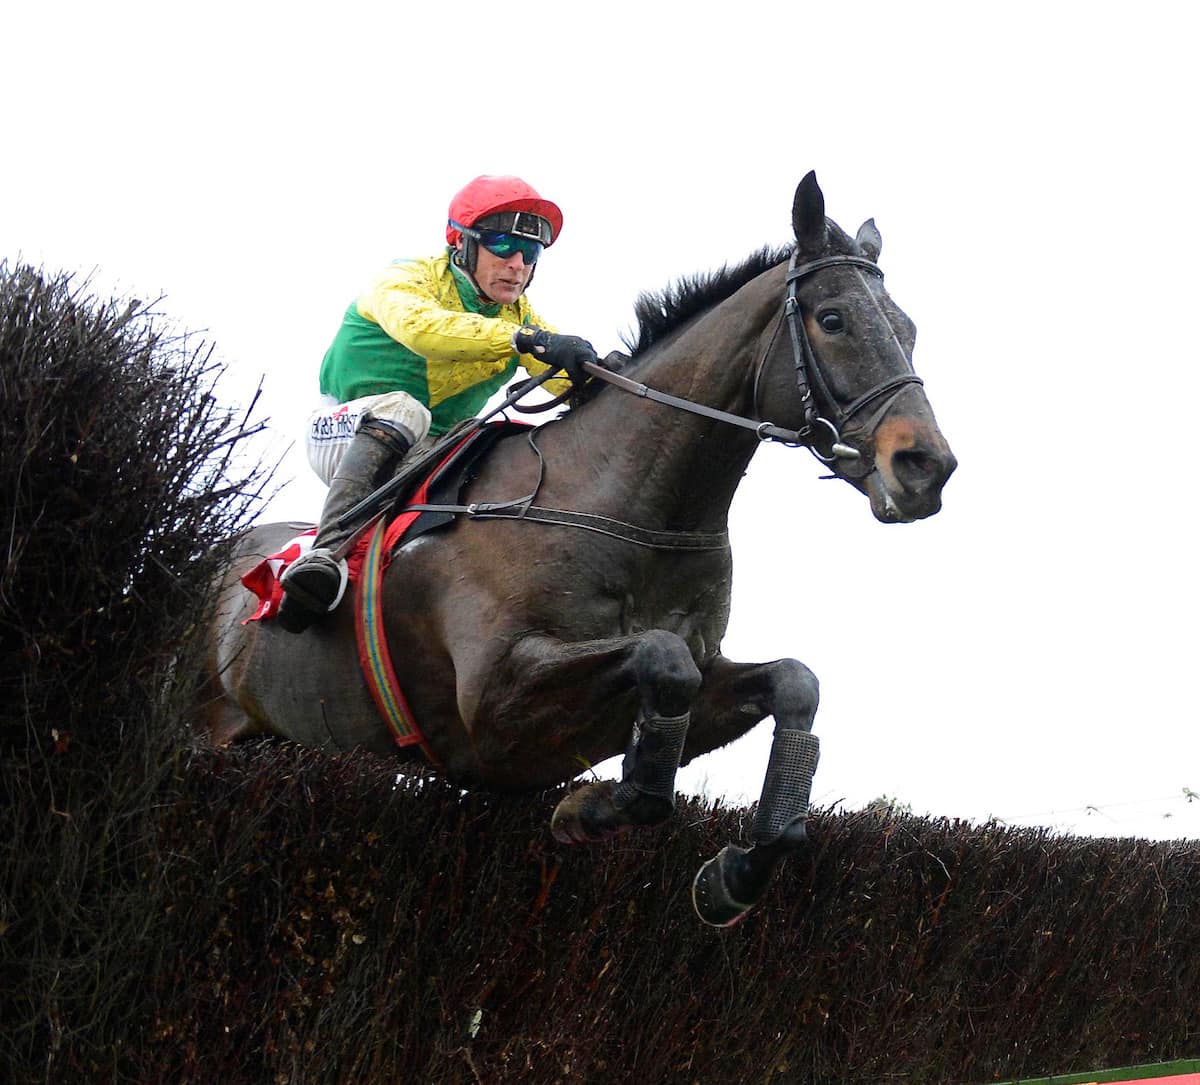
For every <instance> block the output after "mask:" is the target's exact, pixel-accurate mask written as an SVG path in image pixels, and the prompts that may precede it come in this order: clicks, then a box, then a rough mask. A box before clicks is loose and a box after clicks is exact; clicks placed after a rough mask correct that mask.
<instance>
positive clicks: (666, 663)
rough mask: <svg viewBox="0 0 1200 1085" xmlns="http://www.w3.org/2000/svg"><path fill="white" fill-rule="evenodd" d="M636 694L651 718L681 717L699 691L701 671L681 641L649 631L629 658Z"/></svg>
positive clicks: (663, 633) (660, 630) (659, 630)
mask: <svg viewBox="0 0 1200 1085" xmlns="http://www.w3.org/2000/svg"><path fill="white" fill-rule="evenodd" d="M631 662H632V666H633V670H634V676H635V678H636V680H637V685H638V692H639V693H640V694H641V696H642V700H643V703H644V704H645V705H646V707H647V709H648V710H649V712H650V714H651V715H657V716H681V715H683V714H684V713H685V712H687V711H688V709H689V708H691V705H692V701H693V700H695V698H696V694H697V692H698V691H699V689H700V682H701V676H700V668H699V667H697V666H696V661H695V660H694V659H692V654H691V652H690V651H688V646H687V644H686V643H685V642H684V641H683V639H682V638H681V637H678V636H676V635H675V634H674V633H669V632H667V631H666V630H665V629H652V630H650V631H648V632H647V633H646V634H645V635H644V636H643V637H642V638H641V640H640V641H639V642H638V645H637V647H636V648H635V650H634V652H633V656H632V660H631Z"/></svg>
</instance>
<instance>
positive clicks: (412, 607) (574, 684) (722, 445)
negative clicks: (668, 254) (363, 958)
mask: <svg viewBox="0 0 1200 1085" xmlns="http://www.w3.org/2000/svg"><path fill="white" fill-rule="evenodd" d="M792 219H793V228H794V232H795V239H796V240H795V246H794V247H789V248H788V249H784V250H779V251H768V250H764V251H763V252H760V253H759V254H757V255H755V256H753V257H751V258H750V259H749V260H747V261H746V262H745V263H744V264H742V265H739V266H737V267H735V268H732V269H725V270H722V271H721V272H719V273H717V274H715V275H713V276H710V277H707V278H701V279H696V280H692V281H689V282H686V283H684V284H681V285H678V286H676V287H674V288H673V289H672V290H670V291H668V292H667V293H665V294H663V295H660V296H654V297H647V298H643V299H641V301H640V304H639V312H638V316H639V340H638V342H637V344H636V345H635V349H634V351H633V357H632V360H631V361H630V363H629V364H628V365H627V366H626V367H625V369H624V370H623V371H622V372H621V374H620V377H618V378H616V380H617V382H618V383H619V384H621V385H623V386H624V390H622V388H613V387H606V388H604V389H603V391H601V392H600V393H599V394H597V395H595V396H594V397H593V398H592V399H591V400H590V401H589V402H587V403H585V404H584V405H582V406H580V407H578V408H576V409H575V410H572V411H571V412H569V413H568V414H567V415H566V416H564V417H562V418H560V419H558V420H555V421H553V422H551V423H548V424H547V425H545V426H541V427H538V428H537V429H536V430H534V431H532V432H533V434H534V441H533V442H532V443H531V442H530V441H527V440H524V439H508V440H504V441H501V442H500V443H499V445H498V446H497V447H496V448H495V449H494V451H493V452H492V454H491V455H490V457H489V458H488V460H487V461H486V463H485V464H484V466H483V467H482V468H481V470H480V471H479V473H478V476H477V478H476V479H475V480H474V481H473V482H472V483H471V484H470V486H469V488H468V491H467V493H466V494H465V496H464V501H465V502H467V503H489V502H504V501H506V500H509V499H512V498H514V497H516V496H519V495H524V494H528V493H530V492H532V491H534V490H536V491H537V498H536V502H537V505H538V507H542V508H550V509H556V510H565V511H566V512H568V513H571V514H578V515H576V516H574V517H572V516H567V517H562V518H565V519H571V520H572V523H571V524H562V525H544V524H537V523H529V522H522V521H517V520H513V519H477V518H473V517H469V516H467V517H460V518H459V519H458V521H457V522H456V523H455V524H453V525H452V526H450V527H448V528H444V529H442V530H440V531H437V532H434V533H432V534H429V535H426V536H424V537H422V538H420V539H417V540H415V541H414V542H412V543H411V544H408V545H405V546H403V547H401V548H400V549H399V551H398V552H397V553H396V554H395V556H394V559H393V560H392V562H391V564H390V566H388V568H387V571H386V575H385V579H384V582H383V589H382V595H383V599H384V604H385V606H384V612H385V616H386V634H387V640H388V642H389V644H390V647H391V654H392V657H393V658H394V660H395V661H396V669H397V671H398V672H399V677H400V682H401V685H402V687H403V690H404V693H405V695H406V696H407V699H408V703H409V705H410V706H411V708H412V711H413V714H414V716H415V718H416V720H417V722H418V723H419V725H420V727H421V728H422V729H423V731H424V735H425V738H426V741H427V743H428V746H429V748H430V750H431V751H432V752H433V754H434V756H435V757H436V760H437V762H438V766H439V768H440V770H441V771H442V772H444V773H445V774H446V775H447V776H448V777H449V778H450V779H452V780H454V781H456V782H458V783H460V784H462V785H463V786H465V787H488V788H496V789H503V790H517V789H521V790H524V789H542V788H546V787H549V786H553V785H557V784H560V783H562V782H563V781H565V780H569V779H571V778H573V777H575V776H577V775H578V774H579V773H580V772H581V771H582V770H583V769H585V768H586V767H587V766H588V765H591V764H595V763H598V762H600V761H603V760H605V759H606V758H609V757H611V756H613V755H614V754H617V753H621V752H622V751H624V752H625V754H626V757H625V765H624V772H623V777H622V779H621V780H620V781H617V782H612V781H593V782H591V783H587V784H585V785H583V786H582V787H580V788H578V789H576V790H574V791H572V792H571V793H569V794H568V796H567V797H566V798H564V799H563V801H562V802H561V803H560V805H559V807H558V809H557V810H556V812H555V815H554V819H553V823H552V827H553V831H554V834H555V836H556V837H557V838H558V839H559V840H562V841H567V842H585V841H592V840H599V839H603V838H605V837H608V836H611V835H613V834H615V833H618V832H621V831H623V830H626V829H629V828H633V827H636V826H642V825H652V824H656V823H659V822H662V821H664V820H665V819H666V818H668V817H669V815H670V813H671V811H672V808H673V803H674V778H675V770H676V768H677V766H678V765H679V764H681V763H684V764H686V763H687V762H688V761H690V760H691V759H692V758H694V757H698V756H699V755H700V754H703V753H708V752H709V751H711V750H715V749H717V748H719V747H721V746H724V745H725V744H726V743H729V742H731V741H732V740H734V739H736V738H738V737H739V736H740V735H743V734H745V733H746V732H747V731H748V730H749V729H750V728H752V727H754V726H755V725H756V724H757V723H759V722H760V721H761V720H762V719H763V718H764V717H766V716H771V717H773V718H774V720H775V740H774V743H773V746H772V752H771V758H770V763H769V766H768V771H767V776H766V781H765V783H764V790H763V797H762V800H761V802H760V803H759V807H758V811H757V815H756V820H755V822H754V826H753V831H752V841H751V842H752V844H753V847H751V848H750V849H748V850H746V849H742V848H739V847H736V846H730V847H728V848H726V849H725V850H724V851H722V853H721V854H720V856H718V857H717V858H716V859H714V860H712V861H710V863H708V864H706V866H705V867H704V868H703V869H702V871H701V873H700V875H698V877H697V881H696V886H695V893H694V896H695V901H696V905H697V909H698V911H699V912H700V914H701V917H702V918H704V919H705V920H706V921H708V922H711V923H716V924H722V925H723V924H727V923H730V922H733V921H735V920H736V919H737V918H739V917H740V916H741V915H742V914H743V913H744V912H745V911H746V909H748V908H749V907H750V906H752V905H753V904H754V903H755V902H756V901H757V900H758V899H759V897H760V896H761V894H762V892H763V890H764V888H765V886H766V883H767V879H768V877H769V875H770V872H771V870H772V869H773V867H774V865H775V864H776V862H777V861H778V860H779V859H780V858H781V857H783V856H784V855H786V854H787V853H788V852H790V851H792V850H794V849H796V848H798V847H800V846H801V845H802V842H803V840H804V838H805V828H804V823H805V819H806V817H807V813H808V793H809V787H810V783H811V777H812V773H813V771H814V769H815V767H816V757H817V740H816V738H815V737H814V736H813V734H812V724H813V716H814V714H815V712H816V709H817V682H816V679H815V678H814V677H813V675H812V673H811V672H810V671H809V670H808V668H807V667H805V666H804V665H803V664H802V663H799V662H797V661H796V660H794V659H781V660H776V661H775V662H773V663H734V662H732V661H730V660H728V659H726V658H725V657H724V656H723V655H722V654H721V638H722V636H723V635H724V633H725V628H726V624H727V620H728V617H729V600H730V574H731V556H730V552H729V547H728V544H727V538H726V536H725V532H726V529H727V520H728V514H729V507H730V502H731V501H732V499H733V494H734V491H735V490H736V488H737V486H738V483H739V482H740V481H741V478H742V476H743V474H744V473H745V471H746V468H747V465H748V464H749V462H750V458H751V457H752V456H753V455H754V451H755V449H756V448H757V447H758V445H759V444H760V441H761V440H762V439H765V438H774V439H784V440H791V441H794V442H796V443H804V444H807V445H809V446H810V447H811V448H812V449H813V451H815V452H816V453H818V454H819V455H820V456H821V458H822V459H824V460H825V461H826V462H828V464H829V466H830V469H831V471H832V472H834V473H835V474H837V475H839V476H840V477H842V478H845V479H846V480H847V481H849V482H850V483H851V484H852V485H854V486H855V487H856V488H858V489H859V490H860V491H862V492H863V493H864V494H865V495H867V497H868V498H869V500H870V505H871V509H872V511H873V513H874V514H875V517H876V518H877V519H878V520H880V521H882V522H884V523H902V522H906V521H912V520H916V519H920V518H922V517H926V516H931V515H933V514H934V513H936V512H937V511H938V509H939V508H940V507H941V493H942V487H943V485H944V483H945V482H946V480H947V478H948V477H949V476H950V473H951V472H952V471H953V470H954V467H955V460H954V457H953V455H952V454H951V452H950V449H949V447H948V445H947V443H946V441H945V439H944V438H943V437H942V434H941V433H940V431H939V430H938V427H937V424H936V422H935V420H934V416H933V412H932V411H931V409H930V407H929V403H928V401H927V400H926V398H925V394H924V390H923V388H922V387H921V383H920V381H919V379H918V378H917V377H916V376H915V375H914V374H913V372H912V365H911V353H912V346H913V339H914V327H913V324H912V322H911V321H910V320H909V319H908V317H907V316H906V315H905V314H904V313H903V312H902V311H901V310H900V309H899V308H898V307H897V306H896V305H895V303H894V302H893V301H892V300H891V298H890V297H889V296H888V294H887V292H886V290H885V289H884V286H883V281H882V275H881V274H880V273H879V271H878V268H877V266H876V260H877V258H878V255H879V250H880V245H881V241H880V236H879V233H878V231H877V230H876V228H875V225H874V223H873V222H872V221H868V222H866V223H864V224H863V226H862V227H861V228H860V229H859V231H858V233H857V236H855V237H850V236H849V235H848V234H846V233H844V232H843V231H842V230H841V229H840V228H839V227H838V226H837V225H836V224H835V223H833V222H832V221H830V220H828V219H827V218H826V217H825V207H824V198H823V196H822V194H821V190H820V188H819V187H818V185H817V182H816V178H815V176H814V175H813V174H811V173H810V174H809V175H808V176H807V177H805V178H804V180H803V181H802V182H801V183H800V185H799V186H798V188H797V190H796V196H795V201H794V204H793V210H792ZM650 389H653V390H654V391H653V392H650V391H649V390H650ZM629 390H632V391H633V392H635V393H637V394H626V393H627V392H628V391H629ZM659 392H661V393H663V394H662V395H658V394H657V393H659ZM760 420H765V421H762V422H760ZM534 446H536V447H534ZM539 453H540V455H539ZM295 533H296V525H292V524H271V525H263V526H260V527H257V528H255V529H254V530H252V531H251V532H250V533H249V534H248V535H247V536H246V538H245V539H244V541H243V543H242V545H241V549H240V554H239V558H238V560H237V561H236V562H235V565H234V567H233V568H232V569H231V570H230V574H229V579H228V581H227V584H226V590H225V592H224V595H223V602H222V605H221V608H220V611H219V614H218V615H217V619H216V621H215V623H214V626H213V638H212V673H213V676H214V678H213V681H214V683H215V686H216V693H217V695H216V696H215V697H214V698H213V699H212V700H211V702H210V705H209V709H208V719H207V726H208V729H209V731H210V733H211V735H212V736H213V738H214V739H215V740H216V741H218V742H227V741H230V740H232V739H234V738H237V737H239V736H242V735H250V734H262V733H269V734H276V735H282V736H284V737H287V738H290V739H294V740H296V741H299V742H302V743H305V744H308V745H312V746H318V747H321V748H324V749H329V750H346V749H350V748H352V747H366V748H367V749H370V750H374V751H376V752H377V753H381V754H386V753H388V752H393V753H395V752H396V750H395V747H394V746H393V743H392V738H391V735H390V732H389V730H388V729H387V727H386V726H385V725H384V723H383V721H382V720H381V718H380V716H379V714H378V713H377V711H376V709H375V706H374V704H373V702H372V701H371V699H370V697H369V695H368V692H367V690H366V688H365V686H364V683H363V680H362V678H361V676H360V671H359V663H358V657H357V653H356V647H355V638H354V634H353V629H352V614H351V611H352V608H351V607H350V606H349V605H343V606H342V607H341V608H340V610H339V611H338V612H336V613H335V614H334V615H332V616H331V617H330V618H328V619H327V620H325V621H324V622H322V623H319V624H318V625H316V626H315V627H314V628H312V629H311V630H310V631H309V632H307V633H305V634H304V635H303V636H300V637H296V636H292V635H289V634H287V633H284V632H282V631H280V630H277V629H275V628H273V627H272V625H271V623H270V622H254V623H250V624H249V625H242V624H241V622H242V619H244V618H245V617H246V616H247V614H248V613H250V611H251V609H252V606H253V603H254V602H255V600H254V599H253V598H252V597H251V596H250V595H249V593H247V592H246V591H244V590H243V589H242V588H241V587H240V585H239V584H238V583H237V577H238V576H239V575H240V574H241V573H242V572H243V571H245V569H247V568H248V567H249V566H250V565H252V564H253V563H255V562H256V561H257V560H258V559H259V558H260V557H261V556H263V555H266V554H270V553H273V552H275V551H277V550H279V549H280V548H281V547H282V546H283V545H284V544H285V543H286V542H287V540H288V539H289V538H290V537H291V536H292V535H294V534H295ZM401 756H411V754H410V753H408V752H406V753H405V754H402V755H401Z"/></svg>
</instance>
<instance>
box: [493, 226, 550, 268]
mask: <svg viewBox="0 0 1200 1085" xmlns="http://www.w3.org/2000/svg"><path fill="white" fill-rule="evenodd" d="M479 244H481V245H482V246H483V247H484V248H485V249H487V251H488V252H490V253H493V254H494V255H496V256H499V257H500V259H501V260H507V259H508V258H509V257H510V256H512V255H513V254H514V253H518V252H519V253H520V254H521V259H522V261H523V262H524V263H526V264H536V263H537V262H538V257H539V256H541V255H542V249H544V248H545V247H546V246H545V245H543V244H542V243H541V242H540V241H534V240H533V239H532V238H529V237H520V236H518V235H517V234H505V233H501V232H500V231H498V230H480V231H479Z"/></svg>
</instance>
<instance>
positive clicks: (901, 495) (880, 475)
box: [864, 434, 958, 524]
mask: <svg viewBox="0 0 1200 1085" xmlns="http://www.w3.org/2000/svg"><path fill="white" fill-rule="evenodd" d="M938 438H939V439H935V440H915V441H913V442H912V443H911V444H906V445H905V446H903V447H892V448H890V449H879V450H877V452H876V457H875V470H874V471H872V472H871V474H870V475H868V476H867V478H866V480H865V486H864V489H865V490H866V493H867V496H868V497H869V498H870V499H871V511H872V512H873V513H874V514H875V518H876V519H877V520H879V521H880V522H881V523H885V524H906V523H911V522H912V521H913V520H924V519H925V518H926V517H928V516H933V515H934V514H935V513H936V512H938V511H939V510H940V509H941V507H942V489H943V487H944V486H945V485H946V481H947V480H948V479H949V478H950V476H951V475H952V474H953V473H954V469H955V468H956V467H957V466H958V461H957V460H956V459H955V458H954V453H953V452H951V451H950V448H949V446H948V445H947V444H946V443H945V441H944V440H940V434H939V435H938Z"/></svg>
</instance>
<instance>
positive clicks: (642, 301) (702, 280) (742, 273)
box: [622, 245, 794, 357]
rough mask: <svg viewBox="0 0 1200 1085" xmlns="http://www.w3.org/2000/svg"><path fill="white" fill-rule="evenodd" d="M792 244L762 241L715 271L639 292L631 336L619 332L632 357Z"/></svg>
mask: <svg viewBox="0 0 1200 1085" xmlns="http://www.w3.org/2000/svg"><path fill="white" fill-rule="evenodd" d="M793 248H794V246H793V245H784V246H782V247H780V246H775V245H764V246H763V247H762V248H761V249H759V250H758V251H757V252H755V253H753V254H751V255H750V256H748V257H746V259H745V260H743V261H742V262H741V263H740V264H734V265H733V266H730V265H729V264H724V265H722V266H721V267H720V268H718V269H717V270H716V271H709V272H700V273H698V274H696V275H689V276H686V277H685V278H683V279H680V280H679V281H678V282H674V283H671V285H670V286H667V287H666V288H665V289H663V290H659V291H647V292H645V293H642V294H640V295H639V296H638V299H637V301H636V302H634V307H633V312H634V317H635V318H636V320H637V329H636V331H635V332H634V333H633V335H632V338H630V337H627V336H622V339H623V341H624V343H625V346H626V347H628V348H629V352H630V353H631V354H632V355H633V356H634V357H636V356H637V355H638V354H641V353H642V352H644V351H646V350H648V349H649V348H650V347H652V346H653V345H654V344H655V343H658V342H661V341H662V340H663V339H665V338H666V337H667V336H668V335H670V333H671V332H673V331H674V330H675V329H676V328H678V327H680V326H682V325H683V324H686V323H687V322H688V321H689V320H691V319H692V317H694V316H697V315H699V314H700V313H703V312H704V311H705V310H707V309H711V308H712V307H713V306H714V305H717V304H719V303H720V302H722V301H724V300H725V299H726V298H729V297H732V296H733V295H734V294H735V293H737V291H739V290H740V289H741V288H742V287H743V286H745V285H746V284H747V283H748V282H750V280H751V279H756V278H758V276H759V275H761V274H762V273H763V272H764V271H767V270H768V269H770V268H773V267H774V266H775V265H776V264H780V263H782V262H783V261H784V260H786V259H787V258H788V257H789V256H790V255H791V252H792V249H793Z"/></svg>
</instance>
